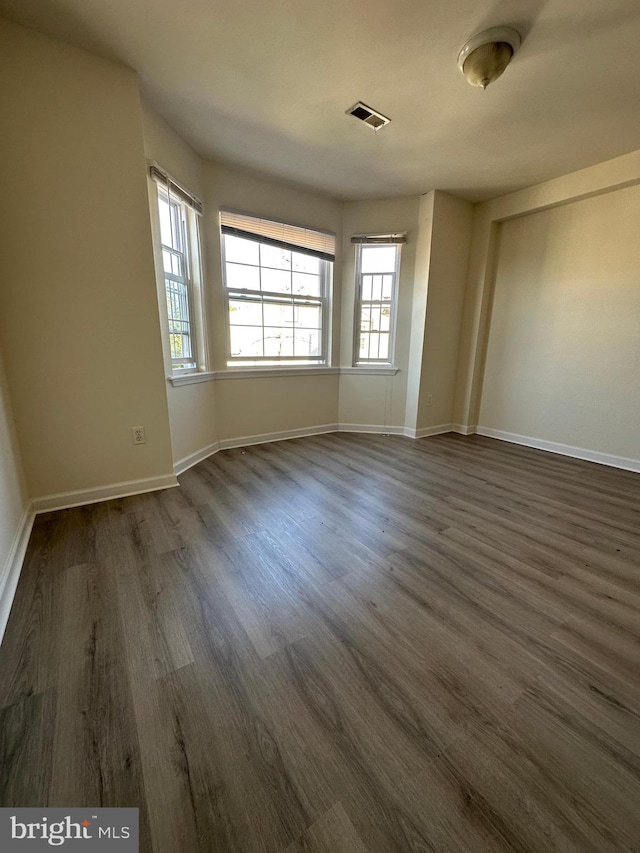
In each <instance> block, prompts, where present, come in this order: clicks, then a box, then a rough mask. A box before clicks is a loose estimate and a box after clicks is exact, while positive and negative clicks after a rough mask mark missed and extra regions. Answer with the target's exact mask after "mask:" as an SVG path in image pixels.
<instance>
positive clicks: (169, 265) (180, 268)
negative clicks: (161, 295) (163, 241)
mask: <svg viewBox="0 0 640 853" xmlns="http://www.w3.org/2000/svg"><path fill="white" fill-rule="evenodd" d="M162 265H163V267H164V271H165V272H170V273H171V274H172V275H179V276H180V278H184V258H183V256H182V255H178V254H176V253H175V252H170V251H169V249H163V250H162Z"/></svg>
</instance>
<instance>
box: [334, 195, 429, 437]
mask: <svg viewBox="0 0 640 853" xmlns="http://www.w3.org/2000/svg"><path fill="white" fill-rule="evenodd" d="M419 209H420V198H419V197H418V196H415V197H411V198H396V199H381V200H378V201H357V202H346V203H345V205H344V224H343V229H344V230H343V234H344V236H343V250H344V265H343V273H342V333H341V340H340V364H341V365H342V366H344V367H347V366H350V365H352V364H353V340H354V309H355V299H356V283H355V258H356V247H355V246H354V245H352V244H351V242H350V240H351V236H352V235H353V234H376V233H377V234H382V233H390V232H394V231H406V232H407V242H406V244H405V245H403V247H402V254H401V257H400V280H399V287H398V306H397V318H396V335H395V354H394V365H395V367H397V368H398V373H396V374H395V375H394V376H371V375H366V373H365V370H364V369H363V371H362V374H361V375H357V374H343V375H342V376H341V377H340V423H344V424H362V425H373V426H375V425H382V426H403V425H404V422H405V405H406V396H407V375H408V368H409V358H410V340H409V339H410V335H411V326H412V312H413V306H412V300H413V281H414V270H415V262H416V246H417V241H418V212H419Z"/></svg>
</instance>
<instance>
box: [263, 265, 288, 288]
mask: <svg viewBox="0 0 640 853" xmlns="http://www.w3.org/2000/svg"><path fill="white" fill-rule="evenodd" d="M260 278H261V280H262V289H263V290H265V291H268V292H270V293H291V273H290V272H285V271H284V270H272V269H264V268H263V269H261V270H260Z"/></svg>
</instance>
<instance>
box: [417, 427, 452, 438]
mask: <svg viewBox="0 0 640 853" xmlns="http://www.w3.org/2000/svg"><path fill="white" fill-rule="evenodd" d="M452 431H453V424H438V425H437V426H430V427H422V428H421V429H416V430H412V433H413V435H411V436H410V438H428V437H429V436H430V435H443V433H445V432H452ZM405 435H406V433H405Z"/></svg>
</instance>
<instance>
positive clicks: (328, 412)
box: [215, 374, 339, 441]
mask: <svg viewBox="0 0 640 853" xmlns="http://www.w3.org/2000/svg"><path fill="white" fill-rule="evenodd" d="M338 380H339V376H337V375H336V374H324V375H318V376H308V375H305V376H275V377H260V378H258V379H248V378H247V379H236V378H234V379H229V380H224V381H219V382H216V383H215V384H216V403H217V407H218V419H217V423H218V432H219V437H220V440H221V441H225V440H235V439H238V438H243V437H247V436H248V437H253V436H260V435H263V436H267V437H269V436H270V435H271V434H273V433H285V434H286V433H289V432H292V431H296V430H301V431H302V430H305V429H310V430H312V429H313V428H314V427H320V426H325V425H334V424H336V422H337V418H338Z"/></svg>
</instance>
